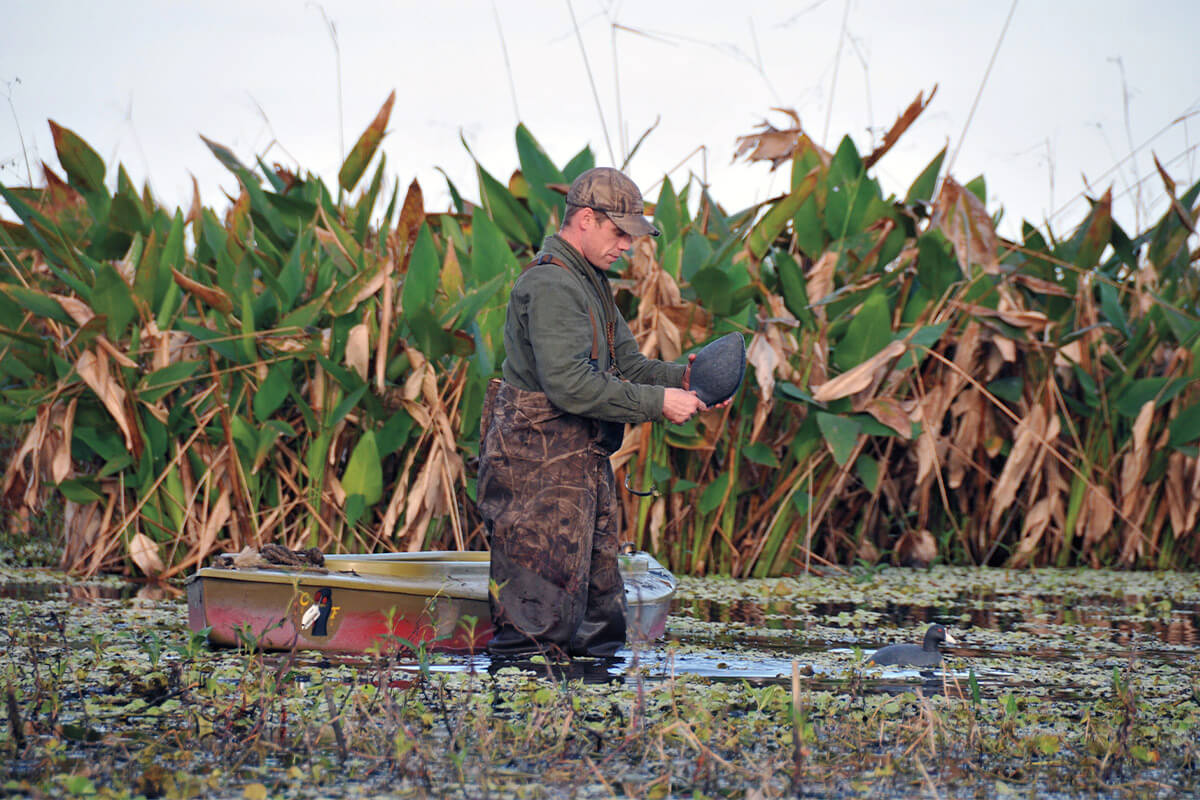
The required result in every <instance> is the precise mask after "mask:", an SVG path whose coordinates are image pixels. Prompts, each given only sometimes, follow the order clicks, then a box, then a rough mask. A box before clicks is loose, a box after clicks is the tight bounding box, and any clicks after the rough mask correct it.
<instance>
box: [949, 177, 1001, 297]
mask: <svg viewBox="0 0 1200 800" xmlns="http://www.w3.org/2000/svg"><path fill="white" fill-rule="evenodd" d="M932 224H933V225H934V226H935V227H937V228H939V229H941V231H942V233H943V234H945V236H946V238H947V239H949V240H950V243H951V244H953V245H954V252H955V254H956V255H957V256H958V262H959V263H960V264H961V265H962V267H963V270H964V271H966V270H967V268H968V267H969V265H971V264H978V265H980V266H981V267H983V270H984V272H987V273H989V274H993V275H995V274H998V273H999V272H1000V262H999V259H998V258H997V255H996V246H997V239H996V229H995V227H994V226H993V225H992V218H991V217H990V216H989V215H988V213H987V207H986V206H984V204H983V201H981V200H980V199H979V198H978V197H976V196H975V193H974V192H971V191H969V190H968V189H964V188H963V187H962V186H959V185H958V184H957V183H956V182H955V181H954V179H953V178H950V177H948V176H947V177H946V179H945V180H943V181H942V190H941V191H940V192H939V193H938V197H937V200H936V201H935V202H934V211H933V221H932Z"/></svg>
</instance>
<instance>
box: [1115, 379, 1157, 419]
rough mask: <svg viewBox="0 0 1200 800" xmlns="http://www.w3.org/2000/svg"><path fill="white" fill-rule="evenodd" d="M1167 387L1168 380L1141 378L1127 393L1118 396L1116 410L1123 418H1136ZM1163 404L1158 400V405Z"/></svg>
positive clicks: (1126, 389) (1127, 389) (1127, 388)
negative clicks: (1143, 407)
mask: <svg viewBox="0 0 1200 800" xmlns="http://www.w3.org/2000/svg"><path fill="white" fill-rule="evenodd" d="M1166 385H1167V379H1166V378H1141V379H1140V380H1136V381H1134V382H1133V383H1131V384H1129V386H1127V387H1126V388H1125V391H1123V392H1121V394H1120V395H1118V396H1117V399H1116V403H1115V404H1114V405H1115V408H1116V409H1117V412H1118V413H1120V414H1122V415H1123V416H1126V417H1129V418H1131V419H1132V418H1134V417H1136V416H1137V415H1138V412H1140V411H1141V410H1142V406H1144V405H1145V404H1146V403H1148V402H1150V401H1151V400H1154V399H1155V398H1156V397H1158V395H1159V393H1160V392H1161V391H1162V390H1163V387H1165V386H1166ZM1162 402H1163V399H1162V398H1159V399H1158V404H1161V403H1162Z"/></svg>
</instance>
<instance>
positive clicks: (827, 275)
mask: <svg viewBox="0 0 1200 800" xmlns="http://www.w3.org/2000/svg"><path fill="white" fill-rule="evenodd" d="M837 262H838V254H837V253H836V252H835V251H833V250H826V251H825V252H824V253H822V254H821V257H820V258H818V259H817V260H816V262H815V263H814V264H813V265H812V268H811V269H809V271H808V276H807V279H806V283H805V286H804V291H805V293H806V294H807V296H808V302H809V305H810V306H811V307H812V311H813V314H814V315H815V316H816V317H817V318H818V319H820V320H821V321H822V322H824V321H825V306H823V305H818V304H819V303H820V302H821V300H823V299H824V298H826V297H827V296H829V293H830V292H832V291H833V273H834V268H835V267H836V266H837Z"/></svg>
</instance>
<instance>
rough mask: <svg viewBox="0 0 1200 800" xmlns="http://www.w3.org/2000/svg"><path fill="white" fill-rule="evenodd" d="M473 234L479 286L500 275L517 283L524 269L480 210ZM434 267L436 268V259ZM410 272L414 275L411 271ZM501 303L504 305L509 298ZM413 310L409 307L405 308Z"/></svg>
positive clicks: (474, 268) (473, 221)
mask: <svg viewBox="0 0 1200 800" xmlns="http://www.w3.org/2000/svg"><path fill="white" fill-rule="evenodd" d="M471 232H472V234H473V236H472V237H471V241H472V245H473V246H472V249H471V275H472V276H473V277H474V278H475V283H477V284H480V283H484V282H487V281H490V280H491V279H493V278H495V277H497V276H499V275H506V276H507V277H508V278H510V279H515V278H516V277H517V275H518V274H519V273H520V272H521V265H520V263H519V262H518V261H517V257H516V256H514V255H513V252H512V249H511V248H510V247H509V246H508V242H507V241H506V240H505V238H504V233H503V232H502V231H501V230H500V227H499V226H498V225H496V223H494V222H492V220H491V219H490V218H489V217H488V215H487V214H486V213H485V212H484V210H483V209H481V208H479V207H476V208H475V212H474V213H473V214H472V215H471ZM434 264H435V265H436V259H435V260H434ZM409 272H410V273H411V272H412V268H411V267H410V268H409ZM436 272H437V269H436V266H435V268H434V275H433V277H434V279H436V277H437V275H436ZM497 299H498V300H499V301H502V302H503V301H505V300H506V299H507V298H503V297H499V298H497ZM409 307H410V306H408V305H405V308H409Z"/></svg>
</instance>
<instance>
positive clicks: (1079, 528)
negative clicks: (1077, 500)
mask: <svg viewBox="0 0 1200 800" xmlns="http://www.w3.org/2000/svg"><path fill="white" fill-rule="evenodd" d="M1113 517H1114V508H1113V502H1112V499H1111V498H1110V497H1109V496H1108V494H1107V493H1105V491H1104V490H1103V489H1101V488H1100V487H1098V486H1094V485H1093V486H1089V487H1088V490H1087V494H1086V495H1084V499H1083V508H1082V509H1081V511H1080V513H1079V519H1078V521H1076V523H1075V533H1076V535H1080V534H1082V536H1083V543H1084V545H1085V546H1090V545H1092V544H1095V543H1096V542H1098V541H1100V538H1101V537H1102V536H1104V534H1106V533H1108V532H1109V531H1110V530H1111V529H1112V524H1113Z"/></svg>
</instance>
